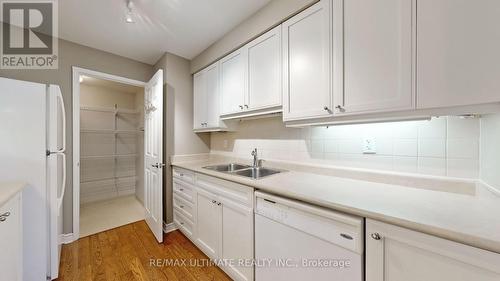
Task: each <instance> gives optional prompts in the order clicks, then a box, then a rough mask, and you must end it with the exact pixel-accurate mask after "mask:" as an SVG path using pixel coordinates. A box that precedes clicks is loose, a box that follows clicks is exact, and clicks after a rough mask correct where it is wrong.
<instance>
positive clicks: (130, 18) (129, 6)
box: [125, 0, 135, 23]
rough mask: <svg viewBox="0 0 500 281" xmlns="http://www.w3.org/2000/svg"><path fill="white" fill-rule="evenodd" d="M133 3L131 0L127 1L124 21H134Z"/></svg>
mask: <svg viewBox="0 0 500 281" xmlns="http://www.w3.org/2000/svg"><path fill="white" fill-rule="evenodd" d="M133 6H134V4H133V3H132V1H131V0H128V1H127V14H126V15H125V22H126V23H135V20H134V12H133V11H132V8H133Z"/></svg>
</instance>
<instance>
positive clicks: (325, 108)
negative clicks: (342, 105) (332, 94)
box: [323, 106, 332, 113]
mask: <svg viewBox="0 0 500 281" xmlns="http://www.w3.org/2000/svg"><path fill="white" fill-rule="evenodd" d="M323 110H325V111H328V113H332V110H331V109H330V108H329V107H328V106H325V107H323Z"/></svg>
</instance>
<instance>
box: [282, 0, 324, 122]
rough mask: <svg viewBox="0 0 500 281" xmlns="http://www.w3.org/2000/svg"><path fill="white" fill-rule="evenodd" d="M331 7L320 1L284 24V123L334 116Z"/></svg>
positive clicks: (322, 0)
mask: <svg viewBox="0 0 500 281" xmlns="http://www.w3.org/2000/svg"><path fill="white" fill-rule="evenodd" d="M330 3H331V1H330V0H321V1H319V2H318V3H316V4H314V5H312V6H311V7H309V8H307V9H305V10H304V11H302V12H300V13H299V14H297V15H295V16H293V17H292V18H290V19H289V20H287V21H285V22H284V23H283V24H282V48H283V50H282V52H283V70H282V71H283V120H285V121H291V120H300V119H308V118H316V117H328V116H331V115H332V113H333V110H332V104H333V103H332V91H331V81H330V79H331V63H332V56H331V55H332V52H331V37H332V36H331V35H332V32H331V31H332V30H331V9H330Z"/></svg>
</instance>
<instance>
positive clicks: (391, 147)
mask: <svg viewBox="0 0 500 281" xmlns="http://www.w3.org/2000/svg"><path fill="white" fill-rule="evenodd" d="M479 123H480V119H463V118H459V117H439V118H433V119H432V120H430V121H406V122H393V123H378V124H359V125H343V126H330V127H328V128H326V127H311V128H302V129H297V128H286V127H285V126H284V124H283V122H282V120H281V119H280V118H267V119H258V120H248V121H243V122H242V123H241V124H240V126H239V129H238V131H237V132H228V133H212V138H211V150H212V151H213V152H215V153H223V154H226V155H229V156H236V157H241V158H248V159H250V158H251V156H250V152H251V150H252V149H253V148H258V149H259V150H260V155H261V157H262V158H263V159H266V158H267V159H272V160H287V161H296V162H304V163H322V164H331V165H337V166H345V167H354V168H369V169H378V170H387V171H399V172H407V173H421V174H428V175H440V176H445V175H448V176H453V177H466V178H477V177H478V171H479V167H478V166H479V164H478V163H479V137H480V132H479V131H480V130H479ZM365 138H370V139H374V140H375V141H376V153H375V154H363V140H364V139H365ZM225 140H226V141H227V143H228V145H227V148H225V147H224V141H225Z"/></svg>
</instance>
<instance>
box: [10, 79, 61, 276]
mask: <svg viewBox="0 0 500 281" xmlns="http://www.w3.org/2000/svg"><path fill="white" fill-rule="evenodd" d="M65 127H66V120H65V111H64V102H63V98H62V95H61V90H60V89H59V86H55V85H45V84H38V83H32V82H25V81H19V80H13V79H6V78H2V77H0V181H4V182H5V181H20V182H25V183H27V187H26V188H25V189H24V191H23V201H22V204H23V210H22V213H23V253H22V259H23V280H29V281H42V280H44V281H45V280H52V279H55V278H57V276H58V270H59V258H60V251H61V242H60V236H61V234H62V219H63V213H62V202H63V201H62V200H63V197H64V190H65V186H66V156H65V151H66V133H65V129H66V128H65Z"/></svg>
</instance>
